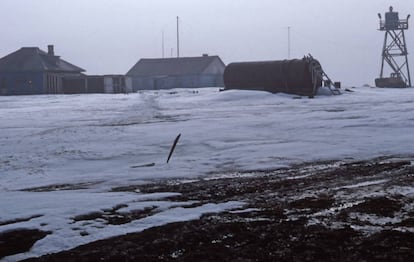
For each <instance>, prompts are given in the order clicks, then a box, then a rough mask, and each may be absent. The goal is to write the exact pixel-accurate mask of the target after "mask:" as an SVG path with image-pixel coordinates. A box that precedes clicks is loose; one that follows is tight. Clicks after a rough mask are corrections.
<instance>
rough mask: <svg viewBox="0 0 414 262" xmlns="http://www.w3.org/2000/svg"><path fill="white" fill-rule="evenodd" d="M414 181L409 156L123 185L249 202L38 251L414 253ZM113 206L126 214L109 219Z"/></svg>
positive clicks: (295, 255) (180, 256)
mask: <svg viewBox="0 0 414 262" xmlns="http://www.w3.org/2000/svg"><path fill="white" fill-rule="evenodd" d="M413 188H414V166H413V165H412V164H411V161H408V160H405V159H402V158H379V159H374V160H371V161H361V162H353V163H345V162H324V163H308V164H303V165H298V166H294V167H292V168H289V169H279V170H275V171H256V172H249V173H236V174H227V175H226V176H219V175H217V176H212V177H209V178H208V179H201V180H199V181H195V182H190V183H189V182H181V181H179V180H176V181H158V182H157V181H154V182H153V183H151V184H147V185H136V186H134V185H131V186H128V187H122V188H114V189H113V190H114V191H133V192H137V191H139V192H142V193H156V192H177V193H181V194H180V195H177V196H174V197H170V198H169V200H170V201H194V203H195V204H194V205H202V204H205V203H222V202H226V201H234V200H236V201H243V202H244V203H246V205H245V207H244V208H243V209H241V210H233V211H229V212H223V213H220V214H206V215H204V216H203V217H202V218H201V219H199V220H196V221H189V222H180V223H174V224H168V225H165V226H160V227H155V228H150V229H147V230H145V231H143V232H140V233H134V234H128V235H124V236H119V237H114V238H111V239H106V240H101V241H97V242H94V243H90V244H87V245H84V246H80V247H77V248H75V249H73V250H69V251H64V252H60V253H57V254H51V255H46V256H43V257H40V258H37V259H31V260H30V261H35V260H36V261H37V260H38V261H413V258H414V233H413V232H414V189H413ZM154 212H156V210H152V209H150V210H145V211H143V212H142V213H139V214H117V209H116V208H114V209H112V210H106V211H103V212H100V213H93V214H92V213H91V214H85V216H78V217H76V218H74V219H75V220H93V219H97V218H99V219H107V220H108V224H122V223H124V222H125V221H127V222H129V221H131V220H136V219H140V218H142V217H145V216H151V215H153V214H154ZM108 214H110V216H109V215H108ZM114 214H117V215H119V216H121V215H122V216H123V217H122V216H121V217H119V220H117V221H109V218H108V217H114Z"/></svg>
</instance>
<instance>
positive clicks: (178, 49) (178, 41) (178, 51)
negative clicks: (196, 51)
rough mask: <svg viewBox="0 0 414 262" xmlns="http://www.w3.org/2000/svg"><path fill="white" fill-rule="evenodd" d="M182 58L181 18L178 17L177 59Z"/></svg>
mask: <svg viewBox="0 0 414 262" xmlns="http://www.w3.org/2000/svg"><path fill="white" fill-rule="evenodd" d="M178 57H180V18H179V17H178V16H177V58H178Z"/></svg>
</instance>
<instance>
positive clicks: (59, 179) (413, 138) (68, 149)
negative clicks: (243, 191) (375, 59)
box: [0, 87, 414, 261]
mask: <svg viewBox="0 0 414 262" xmlns="http://www.w3.org/2000/svg"><path fill="white" fill-rule="evenodd" d="M352 90H353V91H354V92H344V94H343V95H340V96H328V95H320V96H317V97H315V98H314V99H308V98H302V99H296V98H297V97H295V96H291V95H284V94H276V95H275V94H270V93H265V92H256V91H238V90H231V91H225V92H219V89H218V88H204V89H198V90H187V89H178V90H165V91H146V92H141V93H135V94H128V95H125V94H116V95H67V96H63V95H62V96H61V95H59V96H57V95H49V96H16V97H0V127H1V128H0V148H1V149H0V233H2V232H7V231H11V230H15V229H21V228H29V229H40V230H43V231H51V232H52V233H51V234H49V235H48V236H46V237H45V238H44V239H42V240H40V241H38V242H37V243H36V244H35V245H34V246H33V248H32V249H31V250H30V251H29V252H27V253H24V254H19V255H15V256H10V257H6V258H4V260H5V261H13V260H18V259H22V258H26V257H32V256H39V255H42V254H46V253H50V252H57V251H60V250H65V249H69V248H73V247H75V246H78V245H81V244H85V243H88V242H91V241H94V240H98V239H102V238H107V237H110V236H115V235H120V234H125V233H129V232H136V231H141V230H143V229H146V228H149V227H152V226H157V225H162V224H165V223H169V222H176V221H184V220H190V219H196V218H198V217H199V216H201V215H202V214H203V213H207V212H208V213H211V212H220V211H223V210H232V209H237V208H241V207H242V206H243V203H241V202H226V203H218V204H217V203H216V204H204V205H201V206H197V207H194V206H191V205H192V204H194V203H185V202H183V203H177V202H170V201H167V200H166V198H167V197H169V196H171V195H174V194H175V193H168V192H166V193H163V194H142V193H139V192H114V191H111V189H112V188H115V187H120V186H128V185H136V184H142V183H147V182H148V181H153V180H160V179H175V178H177V179H197V178H199V177H205V178H207V177H209V176H212V175H213V176H216V175H217V174H226V173H228V172H236V171H246V170H257V169H260V170H263V169H275V168H279V167H285V166H288V165H291V164H294V163H300V162H303V161H314V160H334V159H357V160H359V159H368V158H373V157H377V156H382V155H412V153H413V144H414V135H413V133H412V132H413V131H414V93H413V92H414V89H378V88H368V87H361V88H355V89H352ZM179 133H181V139H180V141H179V142H178V145H177V147H176V150H175V152H174V154H173V156H172V158H171V160H170V162H169V163H168V164H167V163H166V159H167V156H168V153H169V150H170V147H171V145H172V142H173V141H174V139H175V137H176V136H177V135H178V134H179ZM152 163H154V164H155V165H148V164H152ZM133 166H138V167H136V168H132V167H133ZM28 189H29V190H28ZM115 206H122V207H123V208H121V209H120V210H119V211H122V209H125V210H124V211H125V212H127V211H128V210H129V211H131V210H144V209H145V208H148V207H152V208H153V207H155V208H156V209H157V211H158V212H157V213H156V214H154V215H151V216H148V217H146V218H143V219H139V220H135V221H132V222H130V223H126V224H122V225H106V224H104V223H101V222H100V221H99V220H98V221H96V220H94V221H91V222H89V223H85V221H75V220H74V219H73V218H75V217H76V216H79V215H85V214H88V213H91V212H99V211H102V210H105V209H111V208H114V207H115ZM23 220H25V221H23ZM19 221H20V222H19ZM79 232H87V234H80V233H79Z"/></svg>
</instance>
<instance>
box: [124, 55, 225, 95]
mask: <svg viewBox="0 0 414 262" xmlns="http://www.w3.org/2000/svg"><path fill="white" fill-rule="evenodd" d="M225 67H226V66H225V64H224V63H223V61H222V60H221V59H220V57H218V56H208V55H203V56H200V57H182V58H158V59H141V60H139V61H138V62H137V63H136V64H135V65H134V66H133V67H132V68H131V69H130V70H129V71H128V73H127V74H126V75H127V76H128V77H131V78H132V87H133V90H134V91H137V90H157V89H172V88H199V87H223V86H224V83H223V72H224V69H225Z"/></svg>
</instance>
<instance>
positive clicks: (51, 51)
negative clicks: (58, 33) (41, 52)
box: [47, 45, 55, 56]
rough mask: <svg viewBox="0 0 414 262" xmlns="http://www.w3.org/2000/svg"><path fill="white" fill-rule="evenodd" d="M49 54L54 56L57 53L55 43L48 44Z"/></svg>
mask: <svg viewBox="0 0 414 262" xmlns="http://www.w3.org/2000/svg"><path fill="white" fill-rule="evenodd" d="M47 54H48V55H50V56H54V55H55V50H54V46H53V45H48V46H47Z"/></svg>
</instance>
